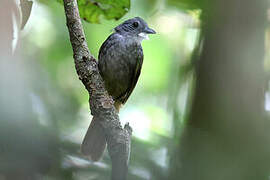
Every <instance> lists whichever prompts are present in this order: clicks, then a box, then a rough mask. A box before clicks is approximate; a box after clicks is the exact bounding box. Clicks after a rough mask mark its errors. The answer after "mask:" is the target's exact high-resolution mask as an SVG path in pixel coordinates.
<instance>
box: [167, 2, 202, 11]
mask: <svg viewBox="0 0 270 180" xmlns="http://www.w3.org/2000/svg"><path fill="white" fill-rule="evenodd" d="M167 3H168V5H169V6H173V7H177V8H179V9H182V10H196V9H203V7H204V5H205V4H207V0H201V1H200V0H168V1H167Z"/></svg>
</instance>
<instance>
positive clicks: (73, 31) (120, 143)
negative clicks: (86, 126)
mask: <svg viewBox="0 0 270 180" xmlns="http://www.w3.org/2000/svg"><path fill="white" fill-rule="evenodd" d="M63 2H64V7H65V14H66V19H67V27H68V31H69V36H70V42H71V45H72V49H73V54H74V55H73V57H74V62H75V67H76V71H77V74H78V76H79V79H80V80H81V81H82V82H83V84H84V86H85V88H86V89H87V91H88V92H89V97H90V100H89V103H90V109H91V114H92V115H94V116H96V117H98V119H99V123H100V124H101V126H102V127H103V129H104V132H105V137H106V141H107V144H108V151H109V155H110V157H111V159H112V179H113V180H125V179H126V175H127V169H128V161H129V154H130V141H131V134H132V130H131V127H130V126H129V125H128V124H127V125H125V128H122V127H121V124H120V121H119V116H118V114H117V113H116V111H115V108H114V106H113V100H112V98H111V97H110V96H109V94H108V93H107V91H106V90H105V88H104V83H103V80H102V78H101V76H100V74H99V71H98V66H97V61H96V59H95V58H94V57H93V56H92V55H91V53H90V51H89V49H88V46H87V43H86V40H85V35H84V32H83V27H82V23H81V19H80V15H79V10H78V5H77V1H76V0H63Z"/></svg>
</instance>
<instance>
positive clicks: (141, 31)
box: [114, 17, 156, 41]
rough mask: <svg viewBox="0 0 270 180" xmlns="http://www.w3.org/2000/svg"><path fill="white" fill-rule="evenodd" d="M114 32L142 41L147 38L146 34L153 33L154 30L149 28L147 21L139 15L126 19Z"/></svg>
mask: <svg viewBox="0 0 270 180" xmlns="http://www.w3.org/2000/svg"><path fill="white" fill-rule="evenodd" d="M114 30H115V32H116V33H119V34H121V35H126V36H130V37H133V38H135V39H138V40H139V41H142V40H143V39H148V34H155V33H156V32H155V31H154V30H153V29H151V28H149V27H148V25H147V23H146V22H145V21H144V20H143V19H142V18H140V17H135V18H132V19H128V20H126V21H125V22H123V23H122V24H120V25H119V26H117V27H116V28H114Z"/></svg>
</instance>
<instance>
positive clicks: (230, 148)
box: [170, 0, 270, 180]
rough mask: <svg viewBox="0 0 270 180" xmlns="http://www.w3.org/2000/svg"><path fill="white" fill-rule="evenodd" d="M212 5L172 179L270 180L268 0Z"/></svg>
mask: <svg viewBox="0 0 270 180" xmlns="http://www.w3.org/2000/svg"><path fill="white" fill-rule="evenodd" d="M208 4H211V5H213V6H212V7H211V8H208V9H204V10H203V14H202V15H203V16H202V36H203V39H204V40H203V48H202V52H201V56H200V59H199V62H198V66H197V69H196V85H195V91H194V99H193V103H192V107H191V111H190V115H189V119H188V122H187V124H186V127H185V129H184V133H183V134H182V137H181V142H180V145H179V149H178V150H179V151H178V152H177V154H176V156H177V160H178V161H176V162H177V163H175V164H174V168H173V169H174V171H173V172H172V173H171V177H170V179H181V180H228V179H229V180H249V179H250V180H255V179H256V180H262V179H268V174H267V173H268V167H270V166H269V165H268V164H266V163H269V155H268V152H269V139H268V138H267V135H268V129H269V128H268V125H267V124H266V123H267V121H266V120H265V119H264V116H263V113H264V106H263V105H264V91H263V87H264V73H263V71H264V69H263V59H264V40H265V25H266V7H267V6H266V1H264V0H259V1H254V0H216V1H210V2H209V3H208ZM267 166H268V167H267ZM179 177H181V178H179Z"/></svg>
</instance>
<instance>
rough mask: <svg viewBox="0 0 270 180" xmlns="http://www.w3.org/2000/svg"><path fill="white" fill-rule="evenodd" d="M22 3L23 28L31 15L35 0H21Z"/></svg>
mask: <svg viewBox="0 0 270 180" xmlns="http://www.w3.org/2000/svg"><path fill="white" fill-rule="evenodd" d="M20 5H21V11H22V23H21V29H23V28H24V26H25V24H26V23H27V21H28V19H29V17H30V14H31V10H32V6H33V1H28V0H20Z"/></svg>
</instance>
